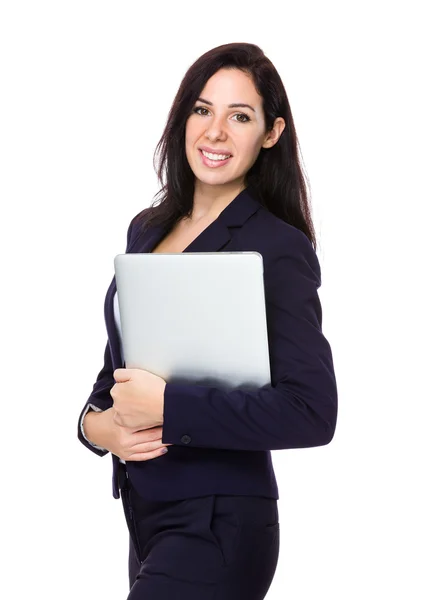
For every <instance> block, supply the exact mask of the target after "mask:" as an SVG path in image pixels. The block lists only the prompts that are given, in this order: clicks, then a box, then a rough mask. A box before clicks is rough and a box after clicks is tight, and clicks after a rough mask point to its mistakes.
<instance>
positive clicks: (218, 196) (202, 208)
mask: <svg viewBox="0 0 430 600" xmlns="http://www.w3.org/2000/svg"><path fill="white" fill-rule="evenodd" d="M245 188H246V184H245V183H244V182H243V181H234V182H232V183H231V184H223V185H208V184H206V183H202V182H201V181H198V180H196V182H195V186H194V198H193V210H192V213H191V217H190V219H189V220H190V221H192V222H197V221H200V220H201V219H216V218H217V217H218V216H219V214H220V213H221V212H222V211H223V210H224V208H225V207H226V206H228V205H229V204H230V202H232V200H234V199H235V198H236V196H238V195H239V194H240V192H242V191H243V190H244V189H245Z"/></svg>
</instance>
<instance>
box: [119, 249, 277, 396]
mask: <svg viewBox="0 0 430 600" xmlns="http://www.w3.org/2000/svg"><path fill="white" fill-rule="evenodd" d="M114 268H115V278H116V285H117V294H118V305H119V312H120V321H121V331H122V347H123V352H124V361H125V365H126V367H127V368H141V369H146V370H148V371H150V372H151V373H155V374H156V375H159V376H160V377H162V378H163V379H165V381H167V382H172V383H193V384H200V385H214V386H217V387H220V388H222V389H225V390H229V389H233V388H237V387H241V388H246V387H250V388H254V387H262V386H264V385H266V384H270V381H271V378H270V362H269V346H268V336H267V321H266V305H265V295H264V280H263V257H262V256H261V254H260V253H259V252H253V251H249V252H184V253H174V254H160V253H130V254H118V255H117V256H115V259H114Z"/></svg>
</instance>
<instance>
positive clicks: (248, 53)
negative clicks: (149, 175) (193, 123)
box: [135, 43, 316, 248]
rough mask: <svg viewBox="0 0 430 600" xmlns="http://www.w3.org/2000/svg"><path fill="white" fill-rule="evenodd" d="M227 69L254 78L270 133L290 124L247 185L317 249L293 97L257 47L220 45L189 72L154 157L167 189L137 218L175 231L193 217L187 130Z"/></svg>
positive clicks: (264, 152) (263, 153) (261, 157)
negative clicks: (279, 123)
mask: <svg viewBox="0 0 430 600" xmlns="http://www.w3.org/2000/svg"><path fill="white" fill-rule="evenodd" d="M221 68H228V69H240V70H242V71H243V72H245V73H247V74H248V75H250V76H251V77H252V80H253V82H254V85H255V87H256V90H257V92H258V93H259V94H260V96H261V97H262V99H263V110H264V118H265V126H266V133H268V132H269V131H270V130H271V129H272V127H273V124H274V121H275V119H276V117H282V118H283V119H284V120H285V129H284V131H283V132H282V134H281V136H280V138H279V139H278V141H277V142H276V144H275V145H274V146H272V147H271V148H267V149H266V148H262V149H261V150H260V154H259V155H258V157H257V160H256V161H255V163H254V164H253V165H252V167H251V169H250V170H249V171H248V173H247V174H246V177H245V185H246V186H247V187H249V188H250V192H251V195H253V196H254V197H255V198H256V200H258V201H259V202H260V203H261V204H262V205H263V206H265V207H266V208H267V209H268V210H269V211H270V212H272V213H273V214H275V215H276V216H277V217H279V218H281V219H282V220H284V221H286V222H287V223H289V224H291V225H293V226H294V227H296V228H297V229H300V230H301V231H303V233H305V235H306V236H307V237H308V239H309V240H310V241H311V243H312V245H313V246H314V248H316V239H315V231H314V227H313V223H312V217H311V208H310V202H309V195H308V191H307V187H306V181H307V179H306V180H305V175H304V171H303V170H302V167H301V164H300V160H299V154H301V152H300V146H299V143H298V139H297V135H296V130H295V127H294V121H293V116H292V114H291V109H290V104H289V102H288V98H287V93H286V91H285V88H284V85H283V83H282V81H281V78H280V76H279V74H278V72H277V70H276V69H275V67H274V66H273V64H272V63H271V61H270V60H269V59H268V58H267V57H266V56H265V55H264V53H263V51H262V50H261V48H259V47H258V46H256V45H255V44H246V43H234V44H224V45H222V46H218V47H216V48H213V49H212V50H209V51H208V52H206V53H205V54H203V55H202V56H201V57H200V58H198V59H197V60H196V61H195V62H194V64H192V65H191V67H190V68H189V69H188V71H187V72H186V74H185V76H184V78H183V79H182V82H181V85H180V86H179V89H178V92H177V94H176V97H175V99H174V101H173V104H172V107H171V108H170V112H169V115H168V119H167V124H166V127H165V129H164V132H163V135H162V136H161V138H160V141H159V142H158V144H157V147H156V149H155V153H154V168H155V169H156V173H157V176H158V180H159V182H160V184H161V185H162V188H161V190H160V191H159V192H158V193H157V194H156V196H159V198H158V204H156V203H157V198H156V200H154V202H153V203H152V205H151V206H150V207H149V208H146V209H144V210H143V211H142V212H141V213H139V214H138V215H136V217H135V219H136V220H139V218H140V217H143V215H145V219H142V221H143V229H145V228H146V227H149V226H151V225H159V224H161V225H163V226H167V227H168V228H170V227H172V226H173V225H174V224H175V223H176V222H177V221H178V220H179V219H180V218H181V217H184V216H190V215H191V213H192V208H193V198H194V179H195V176H194V173H193V171H192V170H191V167H190V166H189V164H188V160H187V157H186V153H185V126H186V122H187V119H188V117H189V116H190V114H191V111H192V108H193V106H194V104H195V102H196V100H197V98H198V97H199V96H200V94H201V91H202V90H203V88H204V86H205V84H206V82H207V80H208V79H209V78H210V77H212V75H214V74H215V73H216V72H217V71H218V70H219V69H221ZM158 153H159V155H160V161H159V165H158V169H157V167H156V166H155V161H156V157H157V154H158ZM164 177H165V179H164Z"/></svg>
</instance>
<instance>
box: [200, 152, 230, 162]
mask: <svg viewBox="0 0 430 600" xmlns="http://www.w3.org/2000/svg"><path fill="white" fill-rule="evenodd" d="M202 153H203V154H204V156H206V157H207V158H210V159H211V160H225V159H226V158H228V157H229V156H231V154H211V153H210V152H205V151H204V150H202Z"/></svg>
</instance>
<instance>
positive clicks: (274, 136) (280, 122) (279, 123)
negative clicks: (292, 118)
mask: <svg viewBox="0 0 430 600" xmlns="http://www.w3.org/2000/svg"><path fill="white" fill-rule="evenodd" d="M284 129H285V121H284V119H283V118H282V117H277V118H276V119H275V122H274V123H273V127H272V130H271V131H270V132H269V133H268V134H267V136H266V138H265V139H264V142H263V144H262V145H261V147H262V148H271V147H272V146H274V145H275V144H276V142H277V141H278V140H279V138H280V137H281V133H282V132H283V131H284Z"/></svg>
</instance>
